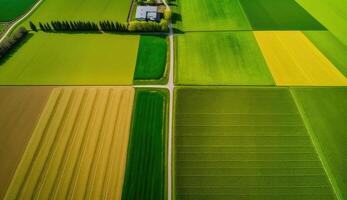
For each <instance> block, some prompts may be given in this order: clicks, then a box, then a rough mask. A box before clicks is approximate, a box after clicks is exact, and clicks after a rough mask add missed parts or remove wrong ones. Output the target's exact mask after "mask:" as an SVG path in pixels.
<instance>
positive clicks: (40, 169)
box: [5, 87, 134, 199]
mask: <svg viewBox="0 0 347 200" xmlns="http://www.w3.org/2000/svg"><path fill="white" fill-rule="evenodd" d="M133 96H134V90H133V88H131V87H102V88H74V87H68V88H58V89H54V90H53V92H52V95H51V97H50V99H49V101H48V104H47V106H46V108H45V110H44V112H43V114H42V116H41V118H40V121H39V123H38V125H37V127H36V129H35V131H34V133H33V136H32V139H31V140H30V142H29V145H28V147H27V149H26V151H25V153H24V155H23V158H22V161H21V163H20V164H19V166H18V168H17V171H16V173H15V175H14V177H13V180H12V182H11V185H10V187H9V189H8V191H7V193H6V196H5V199H16V198H19V199H22V198H24V199H28V198H29V199H30V198H35V199H47V198H50V197H52V198H59V199H66V198H72V199H75V198H82V199H83V198H90V199H95V198H104V199H108V198H110V199H119V198H120V197H121V189H122V185H123V180H124V171H125V162H126V154H127V146H128V138H129V135H128V134H129V129H130V119H131V110H132V103H133V101H132V100H133ZM82 114H83V115H82Z"/></svg>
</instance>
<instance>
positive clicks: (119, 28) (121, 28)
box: [99, 21, 128, 32]
mask: <svg viewBox="0 0 347 200" xmlns="http://www.w3.org/2000/svg"><path fill="white" fill-rule="evenodd" d="M99 25H100V28H101V30H102V31H104V32H127V31H128V25H127V24H126V23H120V22H115V23H113V22H110V21H101V22H100V23H99Z"/></svg>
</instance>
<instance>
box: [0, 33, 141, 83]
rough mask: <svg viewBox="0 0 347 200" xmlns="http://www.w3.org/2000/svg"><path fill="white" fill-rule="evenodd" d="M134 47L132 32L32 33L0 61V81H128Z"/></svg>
mask: <svg viewBox="0 0 347 200" xmlns="http://www.w3.org/2000/svg"><path fill="white" fill-rule="evenodd" d="M137 48H138V36H134V35H129V36H128V35H111V34H103V35H101V34H47V33H41V32H40V33H36V34H34V36H33V37H32V38H30V39H29V40H28V41H27V42H26V43H25V44H24V45H23V46H21V47H20V48H19V49H18V50H17V51H16V52H15V53H14V54H13V55H11V56H10V57H9V58H8V59H7V60H6V61H5V62H3V63H2V64H0V84H2V85H4V84H5V85H42V84H43V85H70V84H72V85H83V84H88V85H91V84H97V85H100V84H102V85H104V84H131V83H132V81H133V74H134V68H135V62H136V55H137Z"/></svg>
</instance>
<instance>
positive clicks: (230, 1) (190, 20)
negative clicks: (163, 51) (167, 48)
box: [175, 0, 252, 31]
mask: <svg viewBox="0 0 347 200" xmlns="http://www.w3.org/2000/svg"><path fill="white" fill-rule="evenodd" d="M177 2H178V3H177V4H178V6H177V7H178V8H175V9H177V15H178V17H177V18H178V19H177V20H176V21H175V23H176V25H175V27H176V28H177V29H179V30H181V31H222V30H252V28H251V25H250V24H249V22H248V20H247V17H246V15H245V13H244V11H243V10H242V7H241V5H240V2H239V0H218V1H211V0H189V1H187V0H177Z"/></svg>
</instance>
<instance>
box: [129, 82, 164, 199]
mask: <svg viewBox="0 0 347 200" xmlns="http://www.w3.org/2000/svg"><path fill="white" fill-rule="evenodd" d="M168 98H169V94H168V90H164V89H140V88H138V89H136V95H135V105H134V112H133V117H132V119H133V120H132V129H131V135H130V139H129V140H130V141H129V149H128V159H127V164H126V174H125V179H124V186H123V193H122V199H123V200H125V199H143V200H144V199H148V200H151V199H158V200H159V199H166V197H167V192H166V191H167V182H166V181H167V178H166V175H167V145H166V144H167V122H168V121H167V120H168V119H167V114H168V113H167V110H168V100H169V99H168Z"/></svg>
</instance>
